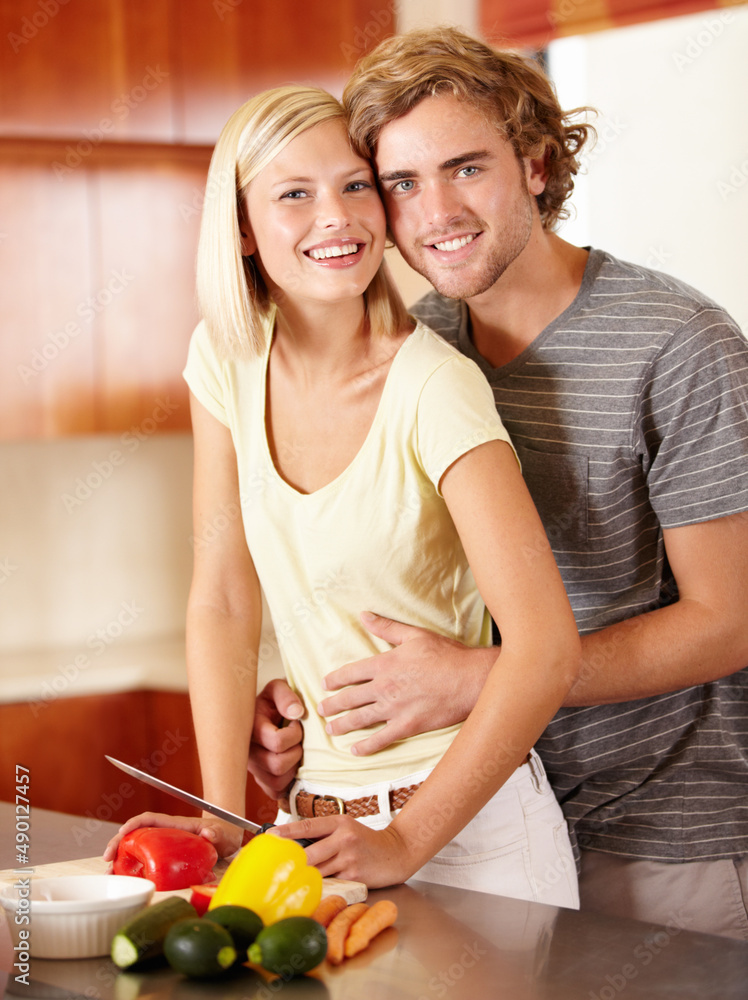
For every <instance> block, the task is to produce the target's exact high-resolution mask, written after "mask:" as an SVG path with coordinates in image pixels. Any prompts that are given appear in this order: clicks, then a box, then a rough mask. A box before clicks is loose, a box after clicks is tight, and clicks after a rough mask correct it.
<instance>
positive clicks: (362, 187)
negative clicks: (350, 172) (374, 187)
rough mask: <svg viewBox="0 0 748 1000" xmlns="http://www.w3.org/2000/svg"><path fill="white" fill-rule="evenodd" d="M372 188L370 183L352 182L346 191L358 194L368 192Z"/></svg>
mask: <svg viewBox="0 0 748 1000" xmlns="http://www.w3.org/2000/svg"><path fill="white" fill-rule="evenodd" d="M370 188H371V184H369V183H368V181H351V183H350V184H349V185H348V187H347V189H346V190H348V191H354V192H356V191H368V190H369V189H370Z"/></svg>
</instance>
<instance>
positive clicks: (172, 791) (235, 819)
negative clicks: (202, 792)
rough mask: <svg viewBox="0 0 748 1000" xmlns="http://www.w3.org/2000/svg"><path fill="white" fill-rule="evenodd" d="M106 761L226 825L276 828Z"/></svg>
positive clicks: (117, 762) (252, 829) (256, 830)
mask: <svg viewBox="0 0 748 1000" xmlns="http://www.w3.org/2000/svg"><path fill="white" fill-rule="evenodd" d="M104 756H105V757H106V759H107V760H108V761H109V763H110V764H114V766H115V767H118V768H119V769H120V771H124V772H125V774H129V775H130V777H131V778H137V779H138V781H142V782H144V783H145V784H146V785H151V786H152V787H153V788H158V789H160V790H161V791H162V792H166V793H167V794H168V795H173V796H174V798H175V799H179V801H180V802H186V803H187V804H188V805H191V806H197V808H198V809H204V810H205V811H206V812H209V813H212V814H213V816H218V818H219V819H225V820H226V821H227V822H228V823H233V824H234V826H238V827H240V828H241V829H242V830H249V832H250V833H265V831H266V830H270V829H272V827H274V826H276V824H275V823H263V824H262V826H260V824H259V823H253V822H252V820H249V819H244V817H243V816H238V815H237V814H236V813H232V812H229V811H228V809H222V808H221V807H220V806H214V805H213V803H212V802H206V801H205V799H201V798H199V797H198V796H197V795H193V794H192V793H191V792H184V791H182V789H181V788H177V787H176V786H175V785H170V784H169V783H168V781H163V780H162V779H161V778H155V777H154V776H153V775H152V774H148V772H147V771H140V770H139V769H138V768H137V767H133V766H132V765H131V764H124V763H123V762H122V761H121V760H115V758H114V757H109V756H108V755H107V754H104ZM297 843H299V844H301V846H302V847H309V845H310V844H313V843H314V841H313V840H299V841H297Z"/></svg>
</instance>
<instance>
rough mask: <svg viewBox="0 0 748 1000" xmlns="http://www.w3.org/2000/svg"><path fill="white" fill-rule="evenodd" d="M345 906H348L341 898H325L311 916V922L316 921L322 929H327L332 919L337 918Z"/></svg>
mask: <svg viewBox="0 0 748 1000" xmlns="http://www.w3.org/2000/svg"><path fill="white" fill-rule="evenodd" d="M346 906H348V903H346V901H345V900H344V899H343V897H342V896H325V898H324V899H322V900H321V901H320V903H319V906H318V907H317V909H316V910H315V911H314V913H313V914H312V920H316V921H317V923H318V924H322V926H323V927H329V926H330V921H331V920H332V918H333V917H335V916H337V915H338V913H340V911H341V910H344V909H345V908H346Z"/></svg>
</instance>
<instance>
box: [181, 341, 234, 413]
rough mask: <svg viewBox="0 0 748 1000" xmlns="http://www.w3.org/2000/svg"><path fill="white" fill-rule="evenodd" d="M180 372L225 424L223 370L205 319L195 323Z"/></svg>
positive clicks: (199, 400) (206, 406)
mask: <svg viewBox="0 0 748 1000" xmlns="http://www.w3.org/2000/svg"><path fill="white" fill-rule="evenodd" d="M182 375H183V377H184V380H185V381H186V383H187V385H188V386H189V387H190V389H191V391H192V393H193V394H194V396H195V398H196V399H197V400H198V402H200V403H202V405H203V406H204V407H205V409H206V410H208V412H209V413H211V414H212V415H213V416H214V417H215V418H216V420H219V421H220V422H221V423H222V424H225V425H226V426H227V427H228V426H229V416H228V412H227V409H226V403H225V400H226V372H225V370H224V366H223V365H222V364H221V363H220V361H219V360H218V358H217V357H216V354H215V351H214V350H213V347H212V345H211V343H210V338H209V336H208V331H207V328H206V326H205V323H200V324H198V326H197V327H196V328H195V331H194V332H193V334H192V338H191V339H190V346H189V350H188V352H187V364H186V366H185V369H184V372H183V373H182Z"/></svg>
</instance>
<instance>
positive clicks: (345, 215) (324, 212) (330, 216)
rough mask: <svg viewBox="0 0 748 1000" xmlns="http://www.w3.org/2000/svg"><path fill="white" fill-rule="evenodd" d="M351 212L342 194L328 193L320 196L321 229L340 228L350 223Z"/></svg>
mask: <svg viewBox="0 0 748 1000" xmlns="http://www.w3.org/2000/svg"><path fill="white" fill-rule="evenodd" d="M349 222H350V214H349V210H348V206H347V205H346V203H345V199H344V198H343V197H342V195H340V194H334V193H330V194H326V195H323V196H321V197H320V198H319V201H318V207H317V225H318V226H319V227H320V228H321V229H329V228H340V227H342V226H346V225H348V223H349Z"/></svg>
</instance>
